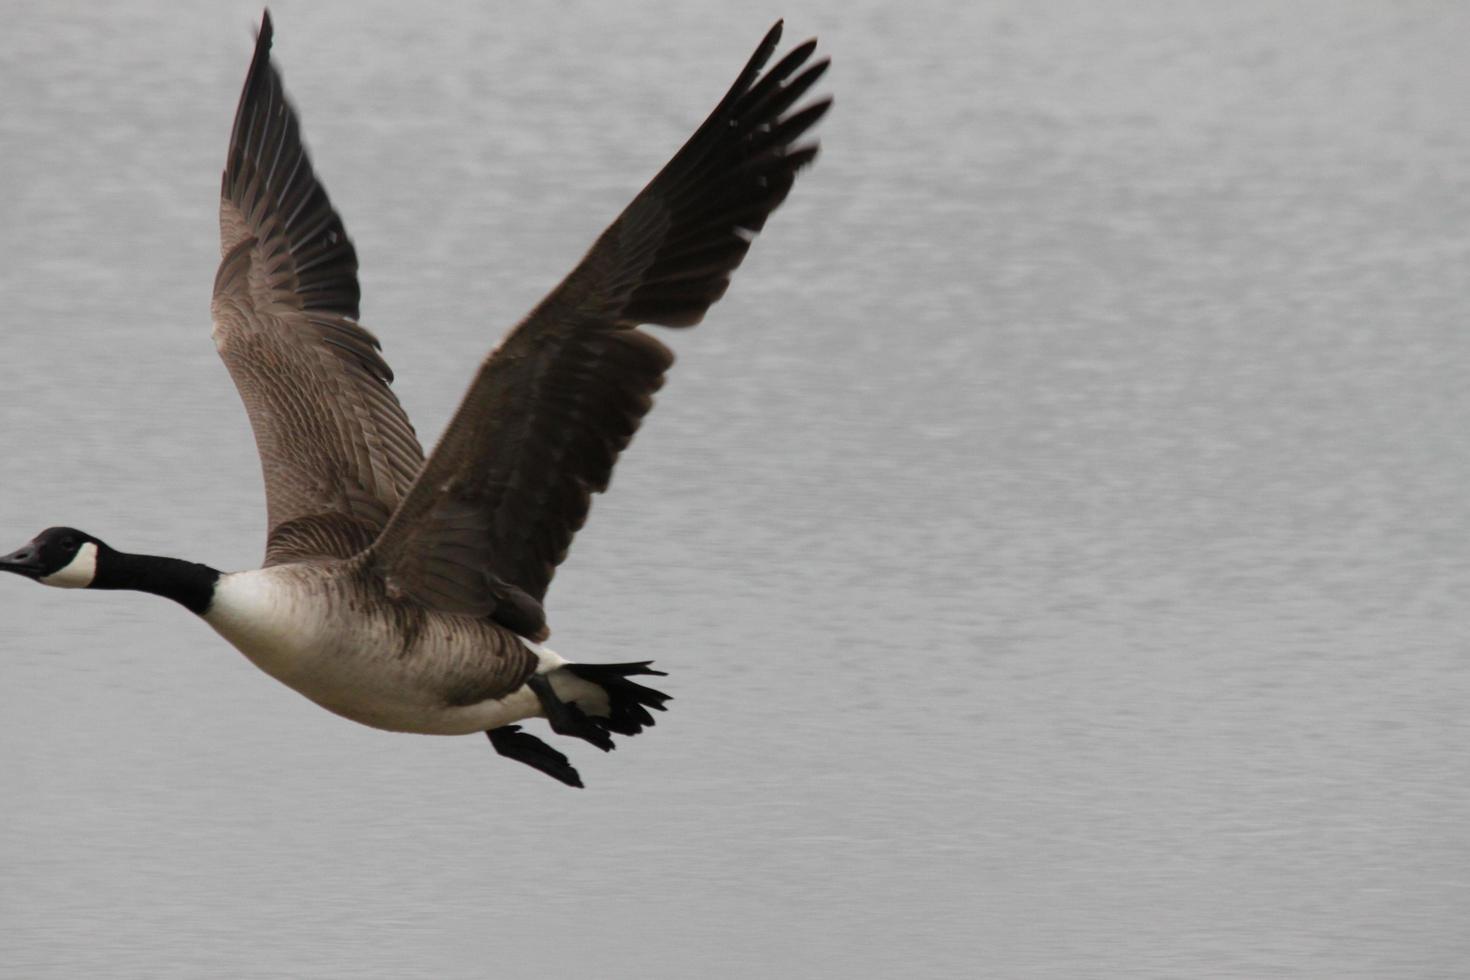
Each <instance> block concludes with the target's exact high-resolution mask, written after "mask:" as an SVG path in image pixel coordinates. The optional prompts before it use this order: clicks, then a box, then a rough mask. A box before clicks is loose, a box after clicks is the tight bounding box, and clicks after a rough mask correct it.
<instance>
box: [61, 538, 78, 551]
mask: <svg viewBox="0 0 1470 980" xmlns="http://www.w3.org/2000/svg"><path fill="white" fill-rule="evenodd" d="M61 546H62V547H63V548H65V549H67V550H68V551H70V550H71V549H72V548H75V547H76V546H77V539H76V538H73V537H71V536H69V535H68V536H67V537H64V538H62V539H61Z"/></svg>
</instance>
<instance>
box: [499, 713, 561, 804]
mask: <svg viewBox="0 0 1470 980" xmlns="http://www.w3.org/2000/svg"><path fill="white" fill-rule="evenodd" d="M485 734H486V735H487V736H488V737H489V739H490V744H491V746H493V747H494V749H495V751H496V752H499V753H500V754H501V755H503V756H505V757H506V758H507V759H514V760H516V761H517V762H524V763H525V764H526V765H528V766H530V767H531V768H532V769H539V770H540V771H541V772H544V773H546V775H548V776H550V777H551V778H552V779H559V780H561V781H562V782H564V783H566V784H567V785H568V786H575V787H577V789H581V788H582V777H581V776H580V775H578V774H577V770H575V769H573V768H572V764H571V763H570V762H569V761H567V757H566V756H564V755H562V754H561V753H560V752H558V751H557V750H556V749H553V748H552V747H551V746H549V745H547V744H546V743H545V742H543V741H541V740H540V739H539V738H537V737H536V736H535V735H532V734H531V733H530V732H523V731H521V726H520V725H503V726H501V727H500V728H492V729H490V730H489V731H488V732H486V733H485Z"/></svg>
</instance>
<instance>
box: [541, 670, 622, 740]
mask: <svg viewBox="0 0 1470 980" xmlns="http://www.w3.org/2000/svg"><path fill="white" fill-rule="evenodd" d="M526 683H527V684H528V685H530V688H531V690H532V691H533V692H535V694H536V698H537V700H539V701H540V702H541V710H542V711H543V712H544V713H545V715H546V720H547V722H549V723H550V725H551V730H552V731H554V732H556V733H557V734H558V735H571V736H573V737H574V738H580V739H584V740H585V741H588V742H591V743H592V744H593V745H595V746H597V747H598V748H599V749H601V750H602V751H604V752H611V751H612V750H613V749H614V748H616V746H614V745H613V740H612V736H611V735H609V734H608V733H607V726H606V725H600V724H598V723H597V721H596V720H594V719H592V718H589V717H587V715H586V713H585V712H583V711H582V709H581V708H579V707H577V706H576V705H575V704H571V703H569V702H567V701H563V700H562V699H561V698H559V697H557V696H556V692H555V691H553V690H552V689H551V682H550V681H548V680H547V679H546V678H545V676H543V675H541V674H537V675H536V676H534V677H532V678H531V679H530V680H528V681H527V682H526Z"/></svg>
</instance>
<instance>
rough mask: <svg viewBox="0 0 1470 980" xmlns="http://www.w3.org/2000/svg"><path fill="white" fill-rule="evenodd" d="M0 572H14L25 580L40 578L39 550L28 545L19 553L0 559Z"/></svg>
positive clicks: (32, 545) (12, 553)
mask: <svg viewBox="0 0 1470 980" xmlns="http://www.w3.org/2000/svg"><path fill="white" fill-rule="evenodd" d="M0 572H15V573H16V574H17V575H24V576H25V577H26V578H40V577H41V549H40V548H37V547H36V546H35V545H34V544H28V545H26V546H25V547H24V548H21V549H20V550H19V551H12V552H11V553H10V554H8V555H6V556H5V557H3V558H0Z"/></svg>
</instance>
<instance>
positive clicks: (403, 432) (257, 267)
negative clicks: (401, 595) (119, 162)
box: [212, 13, 423, 564]
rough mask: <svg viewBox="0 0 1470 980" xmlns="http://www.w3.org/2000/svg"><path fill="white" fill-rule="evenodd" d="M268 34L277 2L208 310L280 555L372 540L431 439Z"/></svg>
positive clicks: (238, 144)
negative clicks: (386, 339) (366, 300)
mask: <svg viewBox="0 0 1470 980" xmlns="http://www.w3.org/2000/svg"><path fill="white" fill-rule="evenodd" d="M271 34H272V29H271V22H270V15H269V14H268V13H267V14H266V16H265V19H264V20H263V22H262V23H261V28H260V36H259V38H258V39H257V41H256V47H255V57H254V59H253V61H252V62H251V65H250V72H249V74H248V75H247V76H246V79H245V88H244V91H243V92H242V93H241V95H240V106H239V109H238V110H237V111H236V114H235V124H234V128H233V130H232V132H231V137H230V151H229V158H228V160H227V162H226V166H225V172H224V180H223V186H222V190H221V200H220V250H221V253H222V255H223V259H222V260H221V262H220V268H219V273H218V274H217V275H216V277H215V286H214V301H213V303H212V311H213V314H214V339H215V344H216V345H217V346H218V348H219V352H220V356H221V357H222V358H223V359H224V362H225V366H226V367H228V368H229V371H230V376H231V377H232V378H234V381H235V386H236V387H237V388H238V389H239V391H240V397H241V399H242V400H243V401H244V402H245V409H246V412H247V413H248V414H249V416H250V424H251V427H252V428H253V429H254V431H255V441H256V446H257V448H258V449H259V450H260V461H261V467H262V469H263V471H264V474H265V490H266V505H267V510H268V518H269V525H270V531H269V537H268V539H267V543H266V563H267V564H277V563H280V562H286V561H294V560H298V559H301V558H308V557H347V556H348V555H352V554H355V553H357V552H359V551H361V550H363V548H365V547H366V546H367V545H368V544H369V543H371V542H372V540H373V539H374V537H376V535H377V534H378V532H379V531H380V530H381V529H382V528H383V526H384V525H385V524H386V523H387V520H388V516H389V515H390V514H391V513H392V512H393V510H394V508H395V507H397V506H398V504H399V502H400V501H401V500H402V499H403V497H404V495H405V494H406V493H407V491H408V487H409V485H410V484H411V483H412V482H413V478H414V475H415V474H416V473H417V472H418V470H419V467H420V466H421V465H422V463H423V450H422V449H421V448H420V446H419V442H418V438H417V436H415V434H414V431H413V427H412V426H411V425H410V424H409V422H408V418H407V416H406V415H405V414H404V412H403V409H402V407H401V406H400V405H399V404H398V399H397V398H396V397H395V396H394V395H393V392H392V390H391V389H390V388H389V387H388V385H389V382H391V381H392V380H393V372H392V370H390V369H389V367H388V365H387V363H386V362H385V361H384V360H383V358H382V355H381V354H380V353H379V344H378V341H377V339H376V338H375V337H373V335H372V334H371V333H369V332H368V331H367V330H365V329H363V327H362V326H360V325H359V324H358V323H356V322H355V321H356V319H357V316H358V297H359V290H358V284H357V253H356V251H355V250H354V249H353V247H352V242H351V240H350V239H349V238H348V237H347V231H346V229H345V228H344V227H343V225H342V219H341V218H340V217H338V215H337V213H336V211H335V210H334V209H333V208H332V203H331V201H330V200H329V199H328V197H327V193H326V190H325V189H323V187H322V185H321V183H320V182H318V180H317V179H316V175H315V173H314V172H313V171H312V167H311V161H310V159H308V157H307V155H306V150H305V148H304V147H303V146H302V143H301V136H300V127H299V125H298V123H297V120H296V114H295V112H294V110H293V109H292V108H291V105H290V103H289V102H288V101H287V100H286V95H285V89H284V88H283V86H282V85H281V79H280V76H279V75H278V74H277V73H276V70H275V68H274V67H273V66H272V65H271V63H270V44H271Z"/></svg>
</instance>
